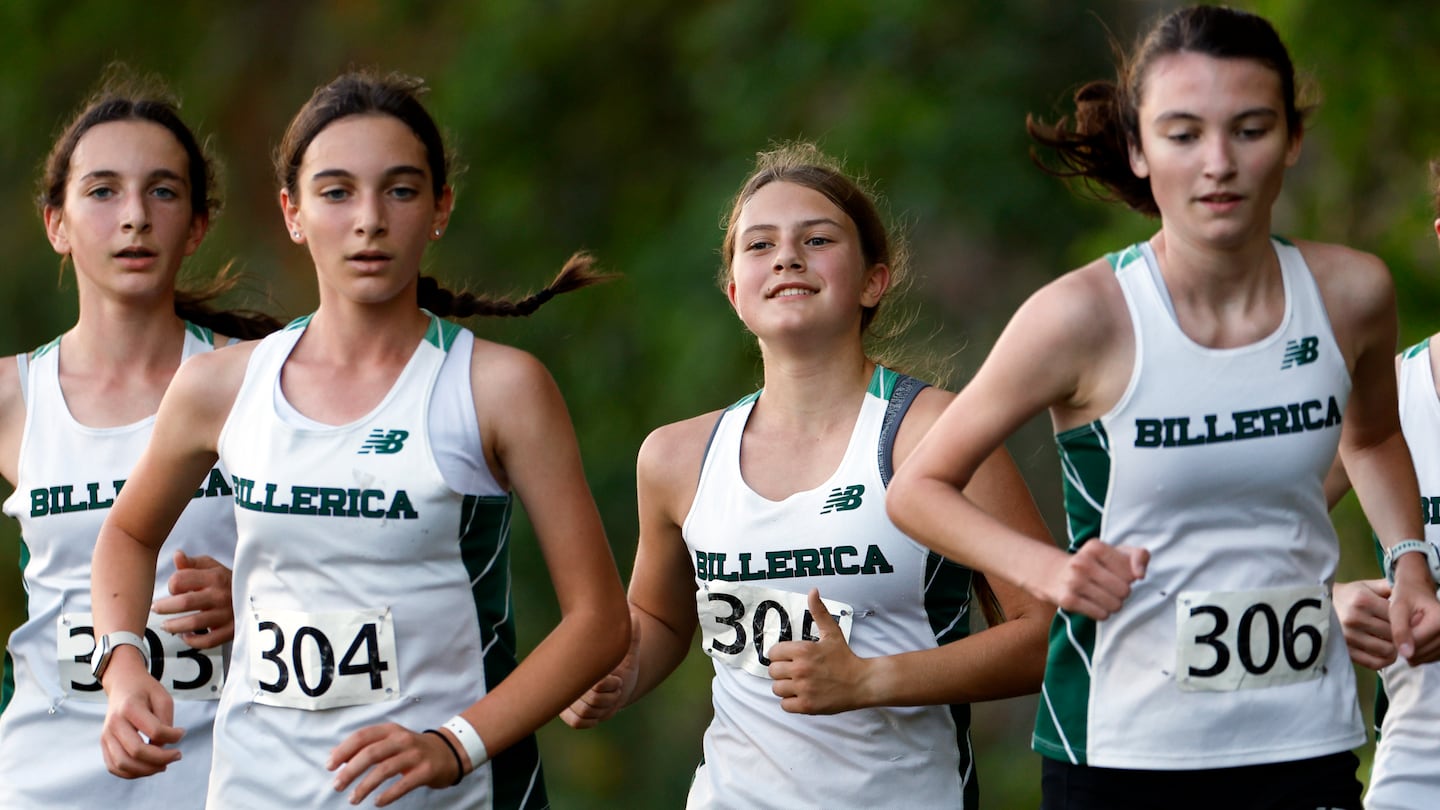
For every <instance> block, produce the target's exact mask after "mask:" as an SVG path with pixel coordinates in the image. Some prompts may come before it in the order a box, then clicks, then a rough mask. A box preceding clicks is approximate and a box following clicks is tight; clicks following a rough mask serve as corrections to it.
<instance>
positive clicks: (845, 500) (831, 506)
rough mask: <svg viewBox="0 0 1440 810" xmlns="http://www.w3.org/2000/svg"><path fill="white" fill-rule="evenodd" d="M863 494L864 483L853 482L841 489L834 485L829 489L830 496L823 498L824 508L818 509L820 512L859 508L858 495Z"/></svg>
mask: <svg viewBox="0 0 1440 810" xmlns="http://www.w3.org/2000/svg"><path fill="white" fill-rule="evenodd" d="M864 494H865V485H864V484H855V485H853V486H848V487H845V488H843V489H842V488H840V487H836V488H834V489H832V490H830V497H828V498H826V499H825V508H824V509H821V510H820V514H822V515H824V514H827V513H830V512H849V511H850V510H851V509H859V508H860V496H861V495H864Z"/></svg>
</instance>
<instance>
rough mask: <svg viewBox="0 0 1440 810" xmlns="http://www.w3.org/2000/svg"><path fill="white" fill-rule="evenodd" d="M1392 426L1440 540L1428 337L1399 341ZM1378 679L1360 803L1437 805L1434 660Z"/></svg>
mask: <svg viewBox="0 0 1440 810" xmlns="http://www.w3.org/2000/svg"><path fill="white" fill-rule="evenodd" d="M1400 427H1401V429H1402V430H1403V431H1404V433H1405V442H1406V443H1407V444H1409V445H1410V447H1411V448H1412V449H1413V450H1414V460H1415V475H1416V477H1417V478H1419V480H1420V502H1421V506H1422V507H1423V509H1424V516H1425V539H1426V540H1429V541H1430V542H1432V543H1440V453H1436V452H1434V448H1435V447H1437V446H1440V444H1437V443H1440V399H1437V398H1436V395H1435V377H1434V374H1433V373H1432V371H1431V369H1430V341H1429V340H1428V339H1427V340H1426V341H1424V342H1423V343H1421V344H1419V345H1417V346H1412V347H1411V348H1409V349H1407V350H1406V351H1405V353H1404V355H1403V356H1402V358H1401V361H1400ZM1380 681H1381V685H1382V688H1383V691H1382V694H1381V695H1380V699H1377V701H1376V710H1375V711H1376V726H1377V727H1378V728H1379V731H1380V740H1379V742H1378V743H1377V745H1376V747H1375V767H1374V770H1373V771H1371V774H1370V789H1369V791H1368V792H1367V793H1366V794H1365V807H1366V808H1368V810H1414V808H1417V807H1440V665H1436V664H1425V665H1423V666H1420V667H1412V666H1410V665H1409V664H1407V663H1405V659H1403V658H1401V659H1397V660H1396V661H1395V663H1393V664H1391V665H1390V666H1388V667H1386V668H1385V669H1383V670H1381V671H1380ZM1386 704H1388V705H1386Z"/></svg>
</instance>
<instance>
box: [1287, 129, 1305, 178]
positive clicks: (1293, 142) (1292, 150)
mask: <svg viewBox="0 0 1440 810" xmlns="http://www.w3.org/2000/svg"><path fill="white" fill-rule="evenodd" d="M1304 141H1305V130H1303V129H1302V130H1300V131H1299V132H1297V133H1295V135H1294V136H1293V137H1291V138H1290V145H1289V146H1287V147H1285V168H1287V169H1288V168H1290V167H1291V166H1294V165H1295V164H1296V162H1298V161H1299V160H1300V145H1301V144H1302V143H1304Z"/></svg>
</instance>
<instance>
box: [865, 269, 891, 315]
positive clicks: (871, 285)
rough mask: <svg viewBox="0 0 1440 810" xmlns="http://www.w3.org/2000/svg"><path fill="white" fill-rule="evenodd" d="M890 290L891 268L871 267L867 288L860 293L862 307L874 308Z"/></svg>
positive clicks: (866, 278) (866, 279) (867, 278)
mask: <svg viewBox="0 0 1440 810" xmlns="http://www.w3.org/2000/svg"><path fill="white" fill-rule="evenodd" d="M888 289H890V266H889V265H885V264H875V265H871V267H870V269H869V270H868V271H867V275H866V277H865V288H864V289H862V290H861V291H860V306H862V307H873V306H875V305H877V304H879V303H880V299H881V298H884V297H885V291H886V290H888Z"/></svg>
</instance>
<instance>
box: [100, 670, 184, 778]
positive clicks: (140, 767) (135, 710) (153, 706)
mask: <svg viewBox="0 0 1440 810" xmlns="http://www.w3.org/2000/svg"><path fill="white" fill-rule="evenodd" d="M110 683H111V688H112V690H113V692H112V694H111V697H110V701H111V703H110V708H109V710H108V711H107V712H106V715H105V724H104V726H103V727H102V729H101V733H100V749H101V752H102V754H103V755H104V757H105V765H106V767H108V768H109V769H110V772H111V773H113V774H115V775H116V776H120V777H124V778H126V779H134V778H137V777H141V776H149V775H150V774H154V773H159V772H160V771H163V770H165V768H166V766H168V765H170V764H171V763H172V762H177V761H179V759H180V751H179V750H177V749H175V748H166V747H165V746H167V745H174V744H175V743H178V742H179V741H180V739H181V738H182V737H184V736H185V730H184V729H181V728H177V727H175V726H172V725H170V721H171V718H172V717H173V716H174V704H173V702H172V701H171V698H170V696H169V695H168V694H166V693H165V690H164V689H163V688H161V687H160V685H159V684H158V683H156V682H155V680H154V679H153V678H150V677H149V676H148V675H144V676H137V677H135V678H133V679H115V678H112V679H111V680H110Z"/></svg>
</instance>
